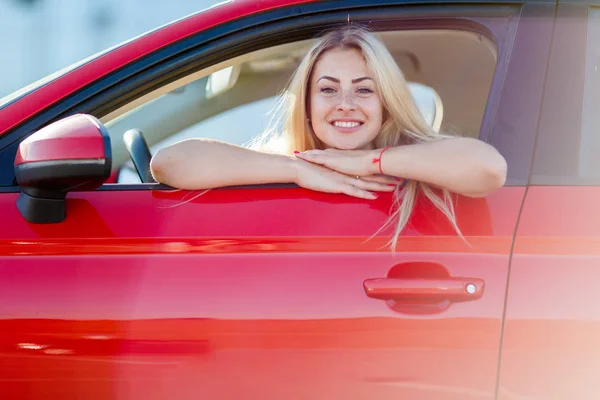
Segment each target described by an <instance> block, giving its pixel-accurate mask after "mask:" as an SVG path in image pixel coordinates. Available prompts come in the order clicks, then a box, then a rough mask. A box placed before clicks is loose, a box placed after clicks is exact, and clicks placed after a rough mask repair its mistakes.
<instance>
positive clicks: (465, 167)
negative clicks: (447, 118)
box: [371, 138, 507, 197]
mask: <svg viewBox="0 0 600 400" xmlns="http://www.w3.org/2000/svg"><path fill="white" fill-rule="evenodd" d="M380 153H381V149H379V150H377V149H376V150H374V151H373V152H372V155H373V156H374V157H376V158H378V157H379V154H380ZM380 162H381V169H382V170H383V171H384V172H385V173H386V174H387V175H392V176H398V177H403V178H406V179H414V180H418V181H422V182H426V183H429V184H431V185H433V186H437V187H442V188H445V189H448V190H449V191H451V192H454V193H458V194H462V195H465V196H469V197H485V196H487V195H488V194H490V193H492V192H494V191H495V190H497V189H499V188H501V187H502V186H503V185H504V182H505V181H506V170H507V166H506V160H505V159H504V157H502V155H500V153H498V151H497V150H496V149H495V148H493V147H492V146H490V145H488V144H487V143H485V142H483V141H480V140H477V139H472V138H452V139H444V140H439V141H435V142H429V143H422V144H414V145H408V146H399V147H394V148H391V149H388V150H386V151H385V152H384V153H383V156H382V157H381V161H380ZM371 172H372V173H379V165H378V164H377V163H375V164H373V163H371Z"/></svg>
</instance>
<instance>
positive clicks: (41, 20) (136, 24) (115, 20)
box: [0, 0, 220, 98]
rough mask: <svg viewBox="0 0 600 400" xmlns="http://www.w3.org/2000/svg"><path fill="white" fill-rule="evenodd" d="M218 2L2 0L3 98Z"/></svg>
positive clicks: (0, 59)
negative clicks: (100, 52)
mask: <svg viewBox="0 0 600 400" xmlns="http://www.w3.org/2000/svg"><path fill="white" fill-rule="evenodd" d="M219 2H220V1H215V0H169V1H165V0H0V38H1V39H0V98H2V97H4V96H6V95H8V94H10V93H12V92H14V91H15V90H18V89H20V88H22V87H23V86H26V85H28V84H29V83H32V82H34V81H36V80H38V79H41V78H43V77H45V76H46V75H49V74H51V73H53V72H56V71H58V70H60V69H62V68H64V67H67V66H68V65H70V64H73V63H75V62H77V61H80V60H82V59H84V58H86V57H88V56H90V55H92V54H94V53H97V52H99V51H102V50H104V49H106V48H108V47H112V46H114V45H117V44H119V43H121V42H123V41H125V40H128V39H130V38H132V37H134V36H137V35H139V34H142V33H144V32H146V31H148V30H151V29H154V28H156V27H159V26H161V25H164V24H167V23H169V22H171V21H173V20H175V19H178V18H182V17H184V16H186V15H188V14H191V13H195V12H197V11H200V10H203V9H205V8H207V7H210V6H212V5H215V4H217V3H219Z"/></svg>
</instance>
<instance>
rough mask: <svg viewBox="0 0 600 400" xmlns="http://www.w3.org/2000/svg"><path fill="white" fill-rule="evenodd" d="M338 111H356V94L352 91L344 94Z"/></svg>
mask: <svg viewBox="0 0 600 400" xmlns="http://www.w3.org/2000/svg"><path fill="white" fill-rule="evenodd" d="M338 110H340V111H345V110H349V111H354V110H356V104H355V103H354V93H352V92H351V91H350V92H343V93H342V98H341V99H340V103H339V104H338Z"/></svg>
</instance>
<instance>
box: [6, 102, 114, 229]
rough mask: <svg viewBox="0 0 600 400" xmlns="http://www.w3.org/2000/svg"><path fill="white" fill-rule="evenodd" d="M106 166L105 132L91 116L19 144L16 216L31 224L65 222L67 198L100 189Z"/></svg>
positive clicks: (107, 173) (48, 129) (46, 130)
mask: <svg viewBox="0 0 600 400" xmlns="http://www.w3.org/2000/svg"><path fill="white" fill-rule="evenodd" d="M111 164H112V157H111V150H110V137H109V135H108V132H107V130H106V129H105V128H104V126H103V125H102V123H101V122H100V121H98V120H97V119H96V118H94V117H92V116H91V115H85V114H77V115H73V116H71V117H67V118H65V119H62V120H60V121H57V122H54V123H52V124H50V125H48V126H46V127H44V128H42V129H40V130H39V131H37V132H35V133H34V134H32V135H31V136H29V137H28V138H27V139H25V140H24V141H22V142H21V144H20V145H19V151H18V152H17V156H16V158H15V177H16V179H17V183H18V184H19V186H20V188H21V194H20V196H19V198H18V200H17V207H18V209H19V211H20V212H21V215H22V216H23V217H24V218H25V219H26V220H27V221H29V222H31V223H36V224H51V223H57V222H62V221H64V220H65V218H66V216H67V212H66V201H65V197H66V195H67V193H68V192H70V191H74V190H91V189H95V188H97V187H98V186H100V185H102V184H103V183H104V182H105V181H106V180H107V179H108V178H109V176H110V170H111Z"/></svg>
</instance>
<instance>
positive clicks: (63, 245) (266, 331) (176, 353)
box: [0, 2, 554, 399]
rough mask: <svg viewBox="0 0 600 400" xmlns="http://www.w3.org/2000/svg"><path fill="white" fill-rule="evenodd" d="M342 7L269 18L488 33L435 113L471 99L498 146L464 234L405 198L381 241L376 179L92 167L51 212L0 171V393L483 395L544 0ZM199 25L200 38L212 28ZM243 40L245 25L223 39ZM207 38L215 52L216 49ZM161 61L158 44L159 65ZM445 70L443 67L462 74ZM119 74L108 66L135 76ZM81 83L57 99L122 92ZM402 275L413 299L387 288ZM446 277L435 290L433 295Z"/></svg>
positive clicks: (461, 202)
mask: <svg viewBox="0 0 600 400" xmlns="http://www.w3.org/2000/svg"><path fill="white" fill-rule="evenodd" d="M352 4H354V3H352ZM354 6H355V7H354V8H348V9H340V8H339V7H338V6H336V5H334V4H332V3H322V4H315V5H311V6H310V7H308V6H307V7H306V8H298V10H300V11H302V12H306V13H307V15H311V13H313V12H316V11H319V14H318V15H314V14H313V17H314V20H312V21H313V22H311V23H307V19H306V18H303V16H302V15H301V13H299V14H300V15H296V16H295V17H288V18H287V19H286V20H285V21H283V22H281V21H280V22H278V25H277V26H276V28H273V25H272V26H270V28H269V29H271V31H270V32H271V33H270V34H271V35H273V37H275V36H277V35H276V34H278V35H280V36H281V34H282V33H284V32H286V34H287V35H288V37H287V39H286V40H287V41H290V40H293V39H292V37H291V36H290V35H289V33H288V32H292V31H294V28H298V29H299V28H300V27H302V28H303V29H305V30H306V31H305V33H304V35H305V37H306V35H307V33H306V32H309V33H310V34H314V33H316V32H318V31H320V30H322V29H323V28H324V27H325V26H328V25H327V24H330V23H331V21H338V23H339V21H346V20H347V19H351V20H352V21H356V22H366V21H370V23H371V24H372V25H373V26H374V27H376V28H378V29H381V30H411V31H412V30H414V31H415V32H417V31H419V30H421V29H425V30H427V29H429V30H435V29H449V30H450V31H467V32H471V33H472V32H476V34H477V35H481V36H473V37H476V38H478V40H480V41H481V42H482V43H483V42H485V43H487V42H486V40H485V39H486V38H489V42H490V43H493V44H494V45H495V46H496V47H497V51H496V53H495V54H496V56H497V58H496V59H495V65H494V68H493V71H492V72H493V73H492V75H491V78H492V80H491V83H490V87H489V96H487V98H484V99H483V101H482V103H481V104H475V105H471V106H469V107H467V106H465V104H468V102H467V99H468V96H467V94H468V89H469V88H468V87H466V86H465V87H464V88H465V90H464V96H463V103H457V104H453V103H445V107H446V109H445V112H447V113H448V115H461V114H469V113H477V112H479V113H480V114H481V115H482V119H481V124H480V125H481V126H480V127H477V128H478V129H479V137H480V138H481V139H483V140H486V141H488V142H490V143H492V144H493V145H494V146H496V147H497V148H498V149H499V150H500V151H501V152H502V154H503V155H504V156H505V157H506V158H507V161H508V165H509V174H508V180H507V185H506V186H505V187H504V188H502V189H501V190H499V191H497V192H496V193H494V194H492V195H490V196H488V197H487V198H482V199H469V198H464V197H460V198H458V199H457V200H456V213H457V218H458V223H459V225H460V227H461V229H462V231H463V233H464V235H465V237H464V239H465V240H463V239H461V238H460V237H458V236H457V235H456V233H455V232H454V231H453V230H452V228H451V226H450V225H449V223H448V222H447V221H446V220H445V219H444V217H443V216H442V215H441V214H440V213H439V212H437V211H436V210H435V209H434V207H433V206H432V205H431V204H429V203H427V202H425V201H420V202H418V204H417V208H416V210H415V214H414V215H413V217H412V220H411V224H410V227H409V228H408V229H406V231H405V232H404V233H403V234H402V236H401V238H400V240H399V244H398V246H397V248H396V249H395V251H394V252H392V251H391V250H390V249H389V248H388V247H386V244H387V242H388V240H389V239H390V233H389V232H387V231H383V232H380V233H377V232H378V230H379V228H380V227H381V226H383V224H384V223H385V221H386V220H387V218H388V215H389V211H390V208H391V206H392V202H391V197H390V196H389V195H381V196H380V198H379V199H377V200H375V201H365V200H359V199H354V198H350V197H346V196H343V195H334V194H325V193H316V192H310V191H307V190H305V189H302V188H299V187H296V186H294V185H267V186H264V185H262V186H261V185H256V186H249V187H232V188H222V189H215V190H210V191H208V192H206V193H195V194H194V193H187V192H181V191H174V190H172V189H171V188H167V187H163V186H160V185H152V184H138V185H118V184H117V185H105V186H103V187H101V188H100V189H98V190H94V191H83V192H73V193H71V194H69V197H68V201H67V218H66V220H65V221H63V222H61V223H57V224H45V225H40V224H31V223H27V222H26V221H25V220H24V219H23V217H22V216H21V215H20V214H19V212H18V209H17V208H16V206H15V203H16V201H17V198H18V196H19V188H18V187H14V186H11V187H8V186H7V187H3V188H2V194H0V210H2V223H3V226H4V227H5V229H2V230H1V231H0V274H1V276H2V277H3V279H2V280H0V304H1V308H0V310H1V311H0V312H1V313H2V314H1V318H2V319H1V320H0V324H1V329H2V332H5V334H4V335H2V336H1V338H0V347H1V348H2V353H3V356H2V359H1V360H2V361H0V376H2V380H1V381H0V390H1V392H2V393H4V394H6V397H10V398H38V397H43V398H88V399H95V398H97V399H101V398H111V397H115V398H123V399H137V398H143V399H166V398H169V399H170V398H181V399H187V398H190V399H192V398H194V399H195V398H198V397H200V396H202V397H206V398H224V399H227V398H265V399H278V398H286V399H304V398H312V399H314V398H323V399H326V398H327V399H328V398H345V399H365V398H381V399H397V398H411V399H431V398H435V399H459V398H460V399H462V398H466V397H471V398H489V397H492V396H494V393H495V390H496V378H497V366H498V359H499V345H500V335H501V327H502V315H503V311H504V309H503V307H504V300H505V292H506V283H507V277H508V267H509V261H510V254H511V246H512V240H513V232H514V229H515V227H516V221H517V218H518V215H519V210H520V207H521V204H522V201H523V197H524V194H525V185H526V180H527V173H528V171H529V167H530V163H531V156H532V152H533V143H534V136H535V132H536V129H537V121H538V114H539V109H540V104H541V95H542V88H543V78H544V75H545V67H546V61H547V57H548V51H549V46H550V32H551V28H552V21H553V14H554V7H553V5H552V4H551V3H544V2H534V3H531V4H529V3H528V4H525V5H522V4H515V5H512V6H499V7H496V6H489V5H481V6H477V7H462V6H452V7H451V6H444V7H443V8H440V7H435V6H423V7H418V8H415V7H408V6H398V7H389V4H388V6H386V7H375V6H374V5H373V6H368V4H366V3H364V2H363V3H361V4H359V3H358V2H356V4H354ZM311 7H312V8H311ZM275 15H279V14H274V16H273V18H275ZM342 17H343V18H342ZM262 18H265V20H269V14H268V13H265V14H263V15H262ZM307 24H308V28H310V29H312V31H311V30H307V29H308V28H307ZM250 27H252V28H253V29H256V30H257V29H259V28H257V27H254V26H249V28H250ZM248 32H250V33H252V34H256V32H252V29H247V30H246V31H244V30H242V31H239V32H236V33H231V35H230V36H229V37H226V38H225V39H220V40H222V42H219V43H218V44H219V45H221V44H224V45H226V44H227V40H231V41H236V43H240V42H242V41H243V39H244V35H246V34H248ZM448 37H450V36H448ZM469 37H471V36H469ZM198 40H205V39H198ZM203 43H204V42H200V45H199V46H198V49H197V50H195V51H197V52H198V53H199V54H201V52H203V51H206V52H208V51H209V50H208V48H209V47H210V46H213V43H211V44H210V46H209V44H206V43H204V44H203ZM444 44H445V42H444V41H442V42H440V43H439V48H440V49H441V48H443V46H444ZM256 45H257V44H256V42H254V41H252V40H248V41H247V43H246V46H247V47H242V48H241V49H242V50H241V51H240V52H241V53H243V51H244V49H246V50H245V51H250V50H253V49H254V48H255V47H254V46H256ZM262 45H263V46H265V44H262ZM203 46H204V47H203ZM223 48H227V46H223ZM238 50H239V48H238ZM440 51H441V50H440ZM207 54H208V53H207ZM432 54H435V52H432ZM446 54H447V53H446ZM212 55H213V57H214V60H215V61H213V62H214V63H216V62H217V60H218V61H223V60H226V59H227V58H226V57H227V55H223V53H213V54H212ZM219 57H221V58H220V59H219ZM456 58H458V57H456ZM470 61H471V60H469V62H470ZM472 61H473V62H475V61H476V60H472ZM171 62H174V61H172V60H170V59H168V58H166V59H165V61H164V62H163V63H164V65H163V66H162V67H164V68H165V69H168V67H169V63H171ZM448 65H451V62H450V60H449V62H448ZM160 67H161V65H158V66H157V67H156V68H160ZM206 67H207V66H206V65H204V66H203V68H206ZM157 71H159V70H158V69H157ZM460 72H461V75H460V77H459V76H454V77H453V79H454V80H453V84H455V85H461V84H462V85H465V84H467V83H468V82H469V81H468V77H469V76H470V77H471V78H473V77H474V76H475V75H476V74H477V71H476V70H475V69H473V70H465V71H460ZM132 76H133V77H132V78H131V79H129V80H127V79H124V80H123V81H122V82H120V83H118V84H117V85H123V88H128V90H129V89H130V90H131V91H132V92H133V93H136V90H138V89H139V91H138V94H137V95H138V96H142V95H143V94H145V93H147V92H145V91H144V90H141V89H140V88H142V87H143V83H144V82H143V81H136V79H140V78H139V76H136V75H132ZM147 79H150V78H147ZM155 79H156V78H155ZM432 79H433V78H432ZM436 79H439V80H442V79H444V77H443V76H441V75H439V76H437V75H436V77H435V79H433V81H435V80H436ZM446 79H448V78H446ZM155 82H157V81H155ZM158 82H159V83H160V80H159V81H158ZM165 82H167V81H165ZM165 84H166V83H165ZM155 85H158V84H157V83H155ZM457 87H460V86H457ZM434 88H435V86H434ZM117 89H119V87H118V86H117ZM120 90H121V93H122V92H123V91H124V90H125V89H120ZM117 92H118V90H117ZM98 96H105V97H98V98H96V99H94V98H93V97H92V98H91V99H90V100H89V102H87V103H86V102H82V103H80V104H79V105H78V106H77V107H78V108H76V109H75V110H71V111H70V112H75V111H86V112H90V113H92V114H94V115H95V116H97V117H98V118H103V117H106V115H108V114H109V113H110V112H111V111H112V110H114V109H115V108H116V107H117V106H122V104H117V106H115V105H114V104H116V103H118V102H117V100H115V99H116V98H117V97H114V98H111V97H110V94H99V95H98ZM115 96H116V95H115ZM444 96H445V95H444V93H441V98H442V99H444ZM99 99H101V100H102V102H101V101H100V100H99ZM111 99H112V100H111ZM111 104H112V106H109V105H111ZM461 106H463V108H461ZM111 107H112V108H111ZM11 149H12V150H11ZM9 150H10V151H14V148H12V147H6V148H5V149H3V150H2V151H3V152H8V151H9ZM232 162H233V160H232ZM9 172H10V171H9V170H3V171H2V173H3V174H4V173H9ZM197 194H201V195H199V196H197ZM194 196H195V197H194ZM376 233H377V234H376ZM373 235H374V236H373ZM415 285H417V286H418V287H419V288H420V290H421V293H422V296H420V297H418V298H414V299H411V300H407V299H405V298H401V297H400V298H399V297H396V296H395V294H394V293H395V292H397V291H398V290H400V291H402V290H406V289H407V288H410V287H413V288H414V287H415ZM447 290H453V295H452V296H451V297H446V296H444V295H440V293H443V292H444V291H447Z"/></svg>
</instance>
